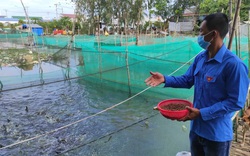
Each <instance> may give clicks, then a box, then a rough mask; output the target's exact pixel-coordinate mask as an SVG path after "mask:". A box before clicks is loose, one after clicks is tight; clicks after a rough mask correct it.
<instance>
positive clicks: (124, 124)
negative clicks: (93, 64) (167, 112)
mask: <svg viewBox="0 0 250 156" xmlns="http://www.w3.org/2000/svg"><path fill="white" fill-rule="evenodd" d="M76 64H78V63H76ZM44 67H45V68H46V67H49V68H48V70H51V71H53V70H58V69H59V67H58V66H55V65H51V64H46V63H45V65H44ZM45 68H44V69H45ZM36 69H37V68H36V67H35V68H34V69H33V70H32V71H29V72H30V73H28V72H27V73H24V75H29V74H31V75H32V74H33V73H32V72H36V73H37V71H35V70H36ZM6 70H7V68H5V69H2V71H4V72H1V76H0V79H1V78H2V77H4V76H13V77H18V76H20V72H19V75H18V74H17V75H12V74H13V71H14V70H19V69H18V68H13V69H12V68H9V69H8V72H6ZM12 70H13V71H12ZM48 70H46V71H48ZM60 70H61V69H60ZM60 70H59V71H60ZM15 73H18V72H16V71H15ZM22 78H23V77H22ZM145 88H146V86H145ZM132 95H134V94H132ZM130 96H131V94H130V93H129V91H128V90H127V91H126V90H124V89H123V90H121V89H120V87H119V85H118V84H114V83H112V85H111V84H110V83H109V82H105V81H104V80H102V81H96V79H95V81H92V80H91V78H90V79H85V78H81V79H74V80H67V81H62V82H57V83H51V84H45V85H40V86H33V87H28V88H23V89H16V90H10V91H4V92H1V93H0V111H1V113H0V126H1V127H0V147H4V146H7V145H12V144H13V143H18V142H20V141H23V140H26V139H29V138H34V139H31V140H29V141H24V142H22V143H20V144H19V143H18V144H17V145H13V146H11V147H8V148H6V149H0V155H8V156H12V155H13V156H14V155H65V156H75V155H81V156H82V155H84V156H103V155H107V156H108V155H109V156H116V155H121V156H128V155H135V156H139V155H143V156H156V155H157V156H174V155H175V154H176V153H177V152H179V151H188V150H189V141H188V131H189V122H177V121H172V120H168V119H165V118H164V117H163V116H161V115H160V113H159V112H157V111H155V110H153V107H154V106H156V105H157V103H158V102H159V101H161V100H163V99H161V98H156V96H152V95H151V93H150V89H149V91H146V92H143V93H142V94H140V95H138V96H135V97H134V98H132V99H131V100H129V101H127V102H124V103H123V102H122V101H124V100H126V99H128V98H129V97H130ZM121 102H122V103H121ZM119 103H120V105H118V106H117V107H114V108H112V109H108V108H110V107H112V106H114V105H116V104H119ZM100 112H101V113H100ZM96 113H98V114H96ZM62 127H64V128H62ZM55 130H56V131H55ZM46 133H47V134H46Z"/></svg>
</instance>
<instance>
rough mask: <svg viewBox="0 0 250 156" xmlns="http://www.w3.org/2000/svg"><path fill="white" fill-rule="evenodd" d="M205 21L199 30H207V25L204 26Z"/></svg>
mask: <svg viewBox="0 0 250 156" xmlns="http://www.w3.org/2000/svg"><path fill="white" fill-rule="evenodd" d="M206 23H207V21H203V22H202V23H201V25H200V29H202V30H207V25H206Z"/></svg>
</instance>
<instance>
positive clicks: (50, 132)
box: [0, 55, 196, 150]
mask: <svg viewBox="0 0 250 156" xmlns="http://www.w3.org/2000/svg"><path fill="white" fill-rule="evenodd" d="M195 57H196V55H195V56H194V57H192V58H191V59H190V60H189V61H188V62H186V63H185V64H183V65H182V66H180V67H179V68H178V69H176V70H175V71H174V72H172V73H171V74H170V75H172V74H174V73H175V72H177V71H178V70H179V69H181V68H182V67H183V66H185V65H186V64H187V63H189V62H190V61H191V60H193V59H194V58H195ZM150 88H152V87H151V86H149V87H147V88H146V89H144V90H142V91H140V92H139V93H137V94H135V95H133V96H131V97H129V98H128V99H125V100H124V101H121V102H119V103H117V104H115V105H113V106H111V107H108V108H106V109H104V110H102V111H100V112H98V113H96V114H93V115H90V116H87V117H85V118H83V119H80V120H77V121H75V122H72V123H70V124H67V125H65V126H62V127H59V128H57V129H54V130H52V131H49V132H46V133H44V134H40V135H37V136H35V137H32V138H29V139H25V140H22V141H19V142H16V143H13V144H10V145H7V146H4V147H2V148H0V150H3V149H6V148H10V147H13V146H15V145H19V144H21V143H25V142H28V141H31V140H34V139H37V138H40V137H43V136H46V135H49V134H52V133H54V132H57V131H59V130H62V129H65V128H68V127H70V126H72V125H74V124H77V123H79V122H82V121H84V120H87V119H89V118H92V117H95V116H97V115H99V114H102V113H104V112H106V111H108V110H111V109H113V108H115V107H117V106H119V105H121V104H123V103H125V102H127V101H129V100H131V99H133V98H134V97H136V96H138V95H140V94H142V93H143V92H145V91H147V90H148V89H150Z"/></svg>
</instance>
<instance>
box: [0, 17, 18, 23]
mask: <svg viewBox="0 0 250 156" xmlns="http://www.w3.org/2000/svg"><path fill="white" fill-rule="evenodd" d="M0 21H12V22H15V21H17V22H18V21H19V20H18V19H17V18H0Z"/></svg>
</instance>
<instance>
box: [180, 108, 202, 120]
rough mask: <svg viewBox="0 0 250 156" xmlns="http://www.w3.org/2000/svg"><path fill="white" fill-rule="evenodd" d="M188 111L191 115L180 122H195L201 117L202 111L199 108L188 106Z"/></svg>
mask: <svg viewBox="0 0 250 156" xmlns="http://www.w3.org/2000/svg"><path fill="white" fill-rule="evenodd" d="M186 109H187V110H188V111H189V114H188V115H187V116H185V117H183V118H181V119H179V120H178V121H188V120H194V119H196V118H198V117H199V116H200V110H199V109H197V108H192V107H189V106H187V107H186Z"/></svg>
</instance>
